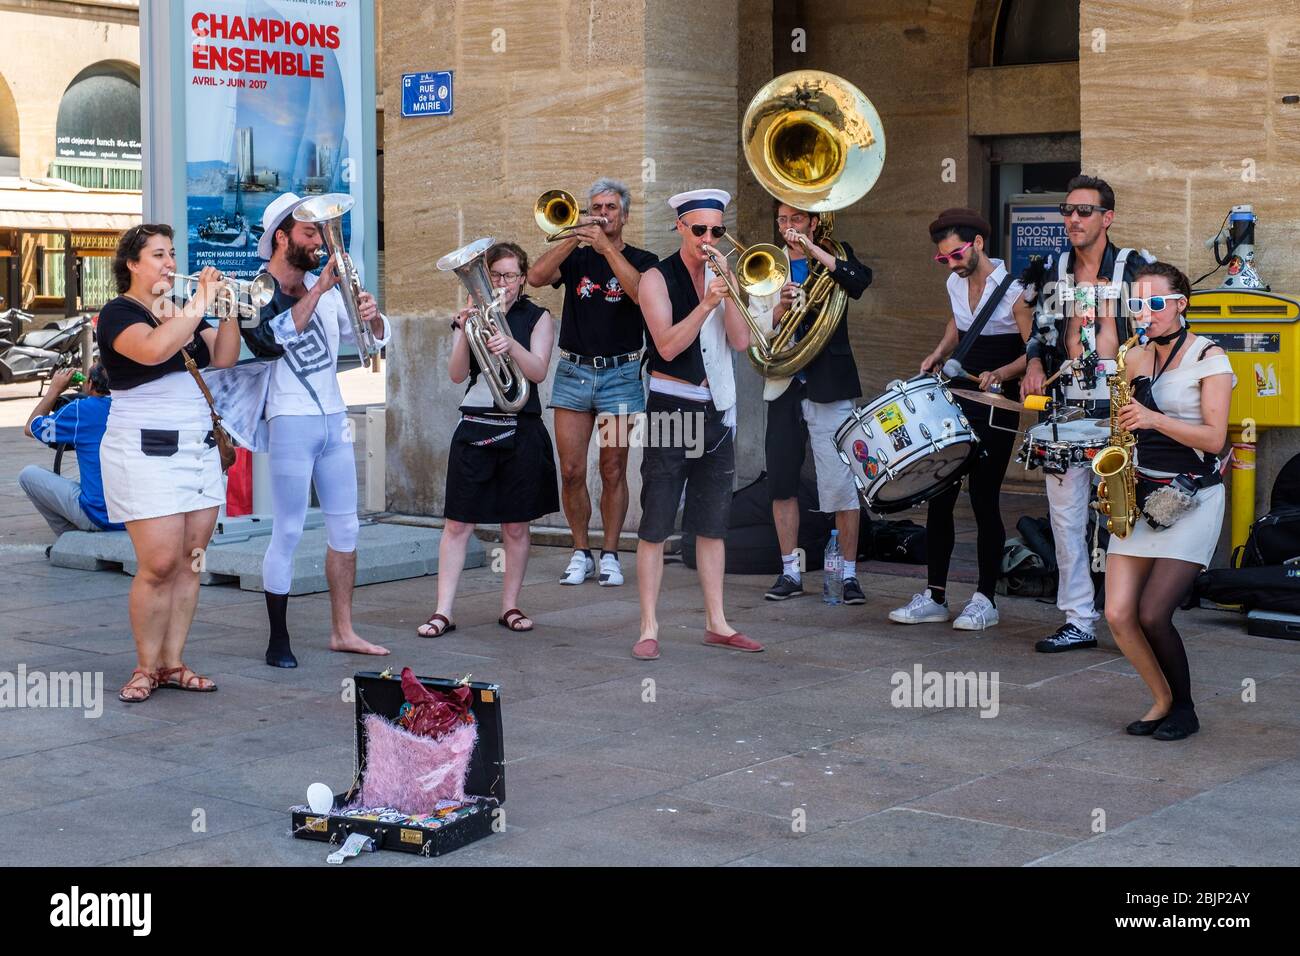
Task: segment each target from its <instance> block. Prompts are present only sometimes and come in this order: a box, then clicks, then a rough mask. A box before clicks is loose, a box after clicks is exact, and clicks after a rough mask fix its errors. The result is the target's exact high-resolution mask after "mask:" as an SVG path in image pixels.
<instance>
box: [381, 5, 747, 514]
mask: <svg viewBox="0 0 1300 956" xmlns="http://www.w3.org/2000/svg"><path fill="white" fill-rule="evenodd" d="M384 7H385V9H384V17H383V28H382V34H381V36H382V40H381V42H382V46H383V54H384V55H383V61H382V69H383V81H382V87H383V88H384V89H385V90H391V91H394V92H393V94H392V95H391V96H390V97H389V98H388V100H389V101H388V103H387V104H386V106H387V108H386V113H387V114H388V115H387V116H386V117H385V122H384V136H385V141H384V159H385V184H384V204H385V208H384V212H385V216H384V223H385V247H386V264H385V265H386V286H385V290H384V291H385V296H386V304H387V310H388V314H389V316H390V318H391V319H392V321H393V325H394V344H393V345H392V346H390V347H389V350H388V353H389V360H388V362H387V363H386V374H387V375H388V381H387V385H388V424H387V438H388V459H387V465H388V468H387V472H388V487H387V503H388V507H389V508H390V509H391V510H394V511H399V512H405V513H413V514H428V515H438V514H441V513H442V507H443V499H444V487H445V482H446V463H447V449H448V444H449V441H450V438H451V434H452V431H453V430H454V428H455V426H456V422H457V419H458V413H457V411H456V407H457V405H458V403H459V400H460V398H461V396H462V394H463V392H464V386H463V385H462V386H455V385H452V384H451V382H450V381H449V380H448V378H447V375H446V367H447V359H448V356H449V354H450V348H451V336H450V331H449V328H448V324H447V319H448V317H449V316H450V314H451V313H452V312H453V311H454V310H455V309H456V308H457V307H458V306H459V304H460V303H461V302H462V301H463V298H464V296H463V292H462V289H461V286H460V283H459V282H458V281H457V280H456V279H455V277H454V276H448V275H444V274H442V273H439V272H437V271H436V270H435V269H434V263H435V262H436V260H437V259H438V257H439V256H441V255H442V254H444V253H446V252H449V251H450V250H452V249H454V248H457V247H458V246H460V245H462V244H464V243H466V242H469V241H471V240H473V239H475V238H478V237H480V236H493V237H495V238H498V239H510V240H513V241H516V242H519V243H520V244H521V245H522V246H523V247H524V248H525V249H527V250H528V251H529V253H530V256H534V257H535V256H536V255H538V254H539V253H541V252H542V251H543V250H544V248H545V247H544V244H543V242H542V235H541V233H540V231H539V230H538V229H537V226H536V225H535V224H534V222H533V215H532V208H533V202H534V201H535V200H536V198H537V197H538V196H539V195H540V194H541V193H542V192H543V191H544V190H546V189H549V188H555V187H559V188H564V189H567V190H569V191H570V192H573V193H575V194H576V195H578V196H579V199H583V198H585V193H586V189H587V187H588V186H589V185H590V184H591V182H592V181H594V180H595V179H596V178H597V177H599V176H613V177H615V178H618V179H622V180H623V181H625V182H626V183H627V184H628V185H629V186H630V187H631V188H632V191H633V205H632V215H631V219H630V221H629V223H628V226H627V230H626V232H625V236H626V238H627V241H628V242H630V243H632V244H633V245H636V246H641V247H643V248H648V249H650V250H652V251H654V252H656V253H658V254H661V255H666V254H668V253H671V252H672V251H673V250H674V249H675V248H676V241H675V239H674V237H673V235H672V234H671V233H670V231H669V229H670V226H671V224H672V219H673V217H672V214H671V210H670V209H669V208H668V206H667V205H666V203H665V200H666V199H667V197H668V196H670V195H672V194H673V193H674V192H677V191H678V190H680V189H686V188H692V187H695V186H704V185H710V186H717V187H719V188H723V189H727V190H728V191H730V192H732V193H733V194H734V193H735V192H736V191H737V165H736V164H737V133H736V127H737V123H736V104H737V98H738V94H737V46H738V32H737V0H701V2H699V3H696V4H694V5H693V7H692V12H691V17H690V22H691V24H693V25H695V26H694V27H693V28H690V29H687V28H685V27H686V25H685V24H684V23H683V19H682V15H681V11H680V7H679V6H677V5H675V4H673V3H671V2H669V0H648V2H647V0H527V2H525V0H501V2H495V3H483V2H478V3H466V2H448V3H438V4H428V3H424V2H417V0H388V2H386V3H385V5H384ZM441 69H450V70H454V71H455V114H454V115H453V116H450V117H421V118H418V119H416V118H413V119H404V118H402V117H401V116H400V110H399V109H398V108H397V104H396V102H395V101H397V99H398V98H397V94H396V91H398V90H399V89H400V77H401V74H402V73H410V72H415V71H420V70H441ZM747 99H748V96H746V100H747ZM734 222H735V218H734V213H733V214H731V215H729V217H728V223H729V224H732V225H734ZM530 294H532V295H533V296H534V298H535V299H536V300H537V301H538V302H540V303H541V304H543V305H545V306H546V307H548V308H549V309H551V311H552V314H553V315H554V316H555V318H556V320H557V323H558V320H559V317H560V309H561V305H562V302H561V296H560V294H559V292H558V291H557V290H551V289H545V290H530ZM741 363H744V364H745V365H746V366H747V365H748V362H747V360H745V359H744V358H742V357H738V358H737V369H738V371H741ZM742 381H744V379H743V378H742ZM550 390H551V389H550V379H549V378H548V380H547V381H546V382H545V383H543V385H542V386H541V395H542V400H543V405H545V403H546V401H547V400H548V399H549V397H550ZM751 391H752V389H751ZM756 412H757V413H759V414H761V403H760V407H759V408H758V409H754V408H752V407H750V405H749V404H746V405H745V406H744V407H742V408H741V410H740V427H741V429H742V431H746V430H749V429H754V428H758V429H760V430H761V421H756V419H755V413H756ZM546 421H547V425H548V427H550V426H551V425H552V422H551V413H550V412H547V413H546ZM552 434H554V432H553V431H552ZM759 451H760V455H759V465H758V467H759V468H761V443H760V446H759ZM640 460H641V459H640V453H639V451H638V450H636V449H634V450H633V453H632V456H631V461H630V464H629V484H630V487H631V498H632V506H631V508H630V509H629V513H628V519H627V522H626V525H625V527H627V528H635V527H636V524H637V521H638V520H639V517H640V507H639V504H638V499H639V492H640ZM557 464H558V460H557ZM741 473H742V474H750V473H753V474H756V473H757V470H756V469H755V468H754V464H753V462H752V461H748V459H747V460H746V463H745V464H744V465H743V466H742V468H741ZM588 486H589V488H590V490H591V492H592V502H593V515H592V525H591V526H592V529H593V530H595V529H596V528H598V527H599V524H600V515H599V504H598V502H599V488H600V485H599V475H598V472H597V468H596V445H595V442H594V441H593V442H592V446H591V454H590V456H589V467H588ZM543 521H544V523H547V524H553V525H560V526H563V525H564V518H563V516H562V515H560V514H555V515H552V516H548V518H546V519H543Z"/></svg>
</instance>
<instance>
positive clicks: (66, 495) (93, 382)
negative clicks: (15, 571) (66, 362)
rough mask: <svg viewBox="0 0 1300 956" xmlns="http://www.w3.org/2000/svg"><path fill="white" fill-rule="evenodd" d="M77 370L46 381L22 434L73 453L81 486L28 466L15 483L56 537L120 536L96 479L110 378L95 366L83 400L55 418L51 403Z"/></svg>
mask: <svg viewBox="0 0 1300 956" xmlns="http://www.w3.org/2000/svg"><path fill="white" fill-rule="evenodd" d="M75 373H76V369H61V370H59V371H57V372H55V373H54V375H53V376H51V377H50V388H49V390H48V391H47V392H46V393H45V396H44V397H43V398H42V399H41V400H40V401H39V402H37V403H36V407H35V408H34V409H32V414H31V417H30V418H28V419H27V424H26V426H24V428H23V430H24V431H25V432H26V433H27V434H28V435H31V436H32V437H33V438H35V439H36V440H37V441H39V442H43V443H44V444H46V445H50V446H51V447H53V446H55V445H60V444H68V445H72V446H73V447H74V448H75V449H76V452H77V468H78V470H79V471H80V473H81V474H80V477H81V480H80V481H79V482H77V481H72V480H70V479H68V478H64V477H63V476H62V475H56V474H55V473H54V472H52V471H50V470H49V469H48V468H41V467H40V466H38V465H28V466H27V467H26V468H24V469H23V470H22V472H21V473H20V474H19V475H18V484H19V486H20V487H21V488H22V489H23V491H24V492H26V494H27V497H28V498H30V499H31V500H32V504H34V505H35V506H36V510H37V511H39V512H40V513H41V517H42V518H44V519H45V521H46V522H47V523H48V524H49V526H50V529H51V530H52V531H53V532H54V533H55V534H56V535H59V534H63V532H65V531H121V530H123V526H122V525H120V524H113V523H112V522H110V521H109V520H108V511H107V510H106V509H105V507H104V484H103V481H102V480H101V479H100V476H99V443H100V440H101V439H102V438H103V437H104V425H105V423H106V422H107V421H108V407H109V403H110V402H111V401H112V400H111V399H110V398H109V397H108V391H109V387H108V374H107V373H106V372H105V371H104V367H103V366H102V365H99V364H95V365H94V366H92V367H91V369H90V377H89V378H88V379H86V381H85V383H84V384H83V385H82V390H83V391H84V392H85V393H86V394H85V397H84V398H80V399H78V400H76V401H72V402H68V404H66V405H64V406H63V407H62V408H60V409H59V410H58V411H57V412H55V413H54V414H52V415H51V414H50V412H51V410H52V409H53V408H54V403H55V402H56V401H57V400H58V398H59V396H60V395H62V394H63V392H64V391H66V390H67V388H68V385H69V384H70V383H71V381H72V376H73V375H74V374H75Z"/></svg>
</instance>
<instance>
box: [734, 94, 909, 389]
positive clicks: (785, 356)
mask: <svg viewBox="0 0 1300 956" xmlns="http://www.w3.org/2000/svg"><path fill="white" fill-rule="evenodd" d="M740 140H741V145H742V147H743V149H744V153H745V162H746V163H747V164H748V165H749V168H750V170H751V171H752V172H753V174H754V178H755V179H757V180H758V184H759V185H760V186H762V187H763V188H764V189H765V190H767V192H769V193H771V194H772V196H774V197H775V198H776V199H777V200H779V201H780V202H783V203H785V204H786V205H788V206H791V207H792V208H795V209H801V210H803V211H805V212H808V213H813V214H816V215H818V216H820V217H821V232H820V235H819V236H815V237H814V241H818V240H824V241H825V243H826V246H827V248H828V249H829V251H830V252H831V253H832V254H834V255H835V256H836V257H837V258H843V257H844V247H843V246H841V245H840V244H839V243H838V242H836V241H835V240H834V239H831V238H830V232H831V228H832V223H831V219H832V217H831V215H830V214H831V212H832V211H833V210H836V209H843V208H844V207H846V206H849V205H851V204H853V203H855V202H857V201H858V200H859V199H861V198H862V197H863V196H864V195H866V193H867V192H868V191H869V190H870V189H871V188H872V186H874V185H875V183H876V179H877V178H878V177H879V176H880V170H881V168H882V167H883V165H884V162H885V129H884V126H883V124H882V123H881V122H880V115H879V114H878V113H877V112H876V108H875V107H874V106H873V105H872V103H871V101H870V100H869V99H867V98H866V96H865V95H863V93H862V91H861V90H859V89H858V88H857V87H856V86H854V85H853V84H852V83H850V82H848V81H847V80H845V79H844V78H843V77H839V76H836V75H835V74H833V73H823V72H821V71H819V70H795V71H794V72H792V73H786V74H784V75H782V76H778V77H776V78H775V79H773V80H771V81H770V82H768V83H767V84H766V85H765V86H764V87H763V88H762V89H760V90H759V91H758V92H757V93H755V94H754V98H753V99H752V100H751V101H750V104H749V108H748V109H746V110H745V116H744V119H743V120H741V132H740ZM847 301H848V296H847V294H846V293H845V292H844V290H843V289H842V288H840V287H839V286H838V285H837V284H836V283H835V281H834V280H833V279H831V277H830V276H829V275H828V274H827V273H826V271H825V270H824V269H822V267H821V266H820V265H819V264H818V263H816V262H815V261H810V262H809V271H808V278H807V279H806V280H805V281H804V286H803V296H802V302H799V303H796V305H795V306H794V307H793V308H791V309H790V310H789V311H788V312H787V313H786V314H785V316H784V317H783V318H782V322H781V327H780V328H779V329H778V330H777V331H776V334H775V336H773V337H772V338H771V339H770V340H769V335H770V334H771V333H770V331H768V330H764V331H761V332H760V333H759V334H758V335H757V336H756V337H755V343H754V345H753V347H751V348H750V351H749V358H750V361H752V362H753V363H754V365H755V366H756V367H757V368H758V370H759V371H760V372H761V373H762V374H763V375H765V376H767V377H769V378H786V377H789V376H791V375H794V374H795V373H796V372H798V371H800V370H801V369H802V368H803V367H804V366H806V365H807V364H808V363H809V362H811V361H812V360H813V359H815V358H816V357H817V356H818V354H819V353H820V352H821V350H822V349H823V348H824V347H825V345H826V343H827V342H828V341H829V340H830V337H831V335H833V334H834V332H835V329H836V327H837V326H838V325H839V323H840V321H841V320H842V319H843V318H844V308H845V305H846V303H847ZM812 314H815V315H816V318H815V319H814V320H813V322H812V324H811V327H810V328H808V329H807V330H805V333H804V335H803V337H802V338H800V339H799V341H798V342H794V343H793V344H792V343H791V340H792V339H793V338H794V336H795V334H796V333H797V332H798V331H799V328H800V326H801V325H803V324H804V321H805V319H806V318H807V317H808V316H809V315H812Z"/></svg>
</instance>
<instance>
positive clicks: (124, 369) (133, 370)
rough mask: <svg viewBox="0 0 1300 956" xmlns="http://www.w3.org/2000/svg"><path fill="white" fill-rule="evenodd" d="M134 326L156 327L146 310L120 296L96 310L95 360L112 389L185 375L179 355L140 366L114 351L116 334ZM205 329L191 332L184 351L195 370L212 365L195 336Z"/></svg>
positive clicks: (203, 345)
mask: <svg viewBox="0 0 1300 956" xmlns="http://www.w3.org/2000/svg"><path fill="white" fill-rule="evenodd" d="M182 321H184V320H182ZM137 323H144V324H145V325H156V324H158V323H157V322H156V320H155V319H154V317H153V316H152V315H150V314H149V310H148V309H146V308H145V307H144V306H143V305H141V304H140V303H139V302H136V301H135V300H134V299H128V298H127V297H126V296H124V295H119V296H118V297H117V298H116V299H114V300H112V301H111V302H109V303H108V304H107V305H105V306H104V307H103V308H102V309H100V310H99V323H98V324H97V325H96V326H95V336H96V338H97V339H98V341H99V360H100V362H101V363H102V364H103V366H104V371H106V372H107V373H108V381H109V384H110V385H111V386H112V387H113V388H115V389H117V388H123V389H125V388H135V387H136V386H137V385H144V384H145V383H146V382H153V381H157V380H158V379H160V378H162V377H163V376H164V375H170V374H171V373H172V372H184V371H185V359H183V358H182V357H181V353H180V352H177V353H176V354H175V355H173V356H172V357H171V358H169V359H167V361H165V362H160V363H159V364H157V365H141V364H140V363H139V362H135V361H132V360H131V359H129V358H127V357H126V356H125V355H122V354H121V353H120V352H118V351H117V350H116V349H114V348H113V342H114V340H115V339H116V338H117V336H118V334H119V333H120V332H122V331H123V330H124V329H126V328H127V327H128V326H132V325H135V324H137ZM207 327H208V326H207V323H206V322H203V323H200V324H199V327H198V328H197V329H195V330H194V338H193V339H191V340H190V343H189V345H187V346H186V347H185V348H186V349H187V350H188V351H189V353H190V357H191V358H193V359H194V364H195V365H196V366H198V367H199V368H207V367H208V365H209V364H210V363H211V361H212V356H211V355H210V354H209V353H208V343H206V342H204V341H203V336H201V335H199V332H200V331H202V330H203V329H205V328H207Z"/></svg>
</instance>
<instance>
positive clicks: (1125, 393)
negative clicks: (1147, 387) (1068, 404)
mask: <svg viewBox="0 0 1300 956" xmlns="http://www.w3.org/2000/svg"><path fill="white" fill-rule="evenodd" d="M1144 344H1146V333H1145V330H1139V331H1138V333H1137V334H1136V335H1134V336H1133V337H1132V338H1130V339H1129V340H1128V341H1127V342H1125V343H1124V344H1123V345H1121V346H1120V347H1119V351H1118V352H1117V353H1116V354H1115V373H1114V374H1113V375H1112V376H1111V379H1110V442H1109V443H1108V444H1107V445H1106V447H1105V448H1103V449H1102V450H1101V451H1099V452H1098V453H1097V457H1096V458H1094V459H1093V460H1092V470H1093V473H1094V474H1096V475H1098V476H1099V477H1100V478H1101V482H1100V484H1098V485H1097V500H1096V502H1094V503H1093V507H1094V508H1096V509H1097V510H1098V511H1099V512H1101V513H1102V514H1104V515H1106V530H1107V531H1109V532H1110V533H1111V534H1113V535H1115V536H1116V537H1117V538H1127V537H1128V536H1129V533H1130V532H1131V531H1132V530H1133V526H1134V525H1136V524H1137V519H1138V504H1137V467H1136V464H1135V462H1134V460H1133V457H1134V456H1133V452H1134V450H1135V449H1136V448H1137V438H1136V437H1135V436H1134V435H1133V433H1132V432H1131V431H1129V430H1128V429H1127V428H1124V427H1123V426H1122V425H1120V423H1119V413H1120V411H1121V410H1122V409H1123V408H1124V406H1125V405H1127V404H1128V403H1129V402H1131V401H1132V400H1133V389H1132V386H1130V385H1129V383H1128V380H1127V379H1125V378H1124V359H1125V356H1126V355H1127V354H1128V350H1129V349H1130V348H1132V347H1133V346H1134V345H1144Z"/></svg>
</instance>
